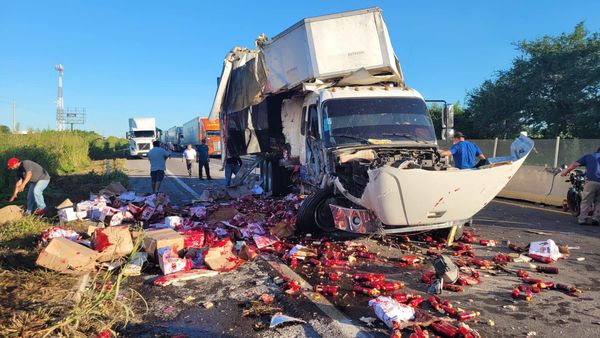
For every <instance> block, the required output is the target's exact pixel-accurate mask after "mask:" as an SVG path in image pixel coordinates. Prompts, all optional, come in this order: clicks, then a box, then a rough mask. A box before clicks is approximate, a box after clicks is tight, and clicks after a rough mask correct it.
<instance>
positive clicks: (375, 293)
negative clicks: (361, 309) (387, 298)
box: [352, 285, 381, 297]
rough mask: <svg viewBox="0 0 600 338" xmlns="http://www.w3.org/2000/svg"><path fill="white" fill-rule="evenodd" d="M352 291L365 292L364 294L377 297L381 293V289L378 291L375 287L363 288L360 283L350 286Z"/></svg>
mask: <svg viewBox="0 0 600 338" xmlns="http://www.w3.org/2000/svg"><path fill="white" fill-rule="evenodd" d="M352 291H354V292H358V293H362V294H365V295H367V296H371V297H377V296H379V295H380V294H381V291H379V290H377V289H370V288H365V287H362V286H360V285H355V286H354V287H353V288H352Z"/></svg>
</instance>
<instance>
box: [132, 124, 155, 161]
mask: <svg viewBox="0 0 600 338" xmlns="http://www.w3.org/2000/svg"><path fill="white" fill-rule="evenodd" d="M126 137H127V139H128V140H129V156H130V157H143V156H148V152H149V151H150V149H152V147H153V146H152V142H154V141H156V140H158V138H159V134H158V132H157V129H156V120H155V118H154V117H133V118H130V119H129V131H128V132H127V134H126Z"/></svg>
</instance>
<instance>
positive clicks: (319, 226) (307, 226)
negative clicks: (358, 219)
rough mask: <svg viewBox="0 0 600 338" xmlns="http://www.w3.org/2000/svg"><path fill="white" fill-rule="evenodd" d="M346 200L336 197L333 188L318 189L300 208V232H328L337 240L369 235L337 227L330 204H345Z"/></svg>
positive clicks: (298, 221)
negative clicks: (334, 223)
mask: <svg viewBox="0 0 600 338" xmlns="http://www.w3.org/2000/svg"><path fill="white" fill-rule="evenodd" d="M345 201H346V200H343V201H341V200H340V198H337V197H335V195H334V194H333V189H332V188H326V189H321V190H317V191H316V192H315V193H314V194H312V195H309V196H308V197H306V199H304V202H302V205H301V206H300V209H299V210H298V218H297V219H296V229H297V232H298V234H307V233H310V234H313V235H319V234H326V235H327V236H329V237H331V238H334V239H337V240H350V239H356V238H360V237H364V236H366V235H368V234H357V233H353V232H348V231H342V230H338V229H336V228H335V226H334V225H333V215H332V214H331V209H329V205H330V204H338V205H339V204H341V205H343V204H344V203H343V202H345Z"/></svg>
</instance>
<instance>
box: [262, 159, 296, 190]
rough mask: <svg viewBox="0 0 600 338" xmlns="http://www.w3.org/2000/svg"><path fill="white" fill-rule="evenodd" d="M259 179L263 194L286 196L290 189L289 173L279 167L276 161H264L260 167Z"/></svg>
mask: <svg viewBox="0 0 600 338" xmlns="http://www.w3.org/2000/svg"><path fill="white" fill-rule="evenodd" d="M259 168H260V179H261V181H262V186H261V187H262V188H263V190H264V192H265V193H270V194H271V195H273V196H282V195H286V194H288V193H289V192H290V191H291V189H290V186H291V173H290V172H289V171H288V170H287V169H286V168H285V167H282V166H280V165H279V161H278V160H276V159H264V160H262V161H261V163H260V165H259Z"/></svg>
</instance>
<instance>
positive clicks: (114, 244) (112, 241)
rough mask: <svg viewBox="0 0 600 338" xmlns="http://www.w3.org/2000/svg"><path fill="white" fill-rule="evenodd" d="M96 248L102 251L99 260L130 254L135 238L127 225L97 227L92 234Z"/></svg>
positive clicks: (108, 259) (104, 260)
mask: <svg viewBox="0 0 600 338" xmlns="http://www.w3.org/2000/svg"><path fill="white" fill-rule="evenodd" d="M92 243H93V247H94V249H96V250H97V251H99V252H100V254H99V255H98V261H99V262H107V261H110V260H112V259H115V258H119V257H123V256H125V255H129V254H130V253H131V252H132V251H133V240H132V239H131V233H130V232H129V227H127V226H112V227H106V228H97V229H96V230H95V231H94V236H92Z"/></svg>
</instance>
